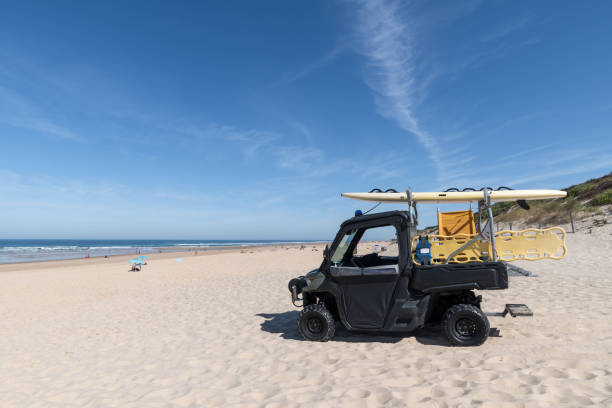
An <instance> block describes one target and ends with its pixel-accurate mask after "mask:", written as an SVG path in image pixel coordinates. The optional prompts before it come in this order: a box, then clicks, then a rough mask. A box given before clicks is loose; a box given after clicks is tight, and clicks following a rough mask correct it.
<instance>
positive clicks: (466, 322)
mask: <svg viewBox="0 0 612 408" xmlns="http://www.w3.org/2000/svg"><path fill="white" fill-rule="evenodd" d="M455 332H456V333H457V334H458V335H459V336H460V337H463V338H471V337H474V336H476V335H477V334H478V324H477V323H476V321H474V320H473V319H468V318H462V319H459V320H457V322H456V323H455Z"/></svg>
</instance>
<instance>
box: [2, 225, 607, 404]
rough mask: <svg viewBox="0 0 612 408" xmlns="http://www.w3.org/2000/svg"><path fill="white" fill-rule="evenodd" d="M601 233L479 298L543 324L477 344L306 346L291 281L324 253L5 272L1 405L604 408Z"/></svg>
mask: <svg viewBox="0 0 612 408" xmlns="http://www.w3.org/2000/svg"><path fill="white" fill-rule="evenodd" d="M590 231H591V232H590V233H588V234H587V233H585V231H579V232H577V233H576V234H568V237H567V246H568V249H569V254H568V256H567V258H565V259H563V260H561V261H538V262H527V261H523V262H520V263H517V265H519V266H521V267H524V268H527V269H529V270H530V271H532V272H533V273H534V274H535V275H536V276H534V277H522V276H512V277H510V289H509V290H506V291H485V292H481V294H482V295H483V297H484V308H485V311H487V312H496V311H501V310H503V307H504V304H505V303H526V304H527V305H529V306H530V307H531V309H532V310H533V311H534V313H535V315H534V316H533V317H527V318H525V317H523V318H511V317H506V318H501V317H491V318H490V320H491V327H492V328H493V330H492V336H491V337H489V339H488V340H487V342H486V343H485V344H484V345H482V346H480V347H475V348H456V347H449V345H448V343H447V342H446V340H445V339H444V338H443V336H442V334H441V332H440V330H439V329H438V327H436V326H433V327H428V328H425V329H422V330H419V331H417V332H416V333H413V334H410V335H398V336H383V335H370V334H367V335H366V334H354V333H349V332H347V331H346V330H344V329H342V328H340V327H338V329H337V335H336V337H335V338H334V339H333V340H332V341H330V342H327V343H312V342H305V341H303V340H302V339H301V338H300V337H299V335H298V332H297V327H296V318H297V314H298V311H297V309H295V308H294V307H293V306H292V305H291V302H290V299H289V293H288V291H287V287H286V285H287V281H288V280H289V279H290V278H292V277H295V276H297V275H300V274H303V273H304V272H306V271H308V270H310V269H312V268H315V267H317V266H318V265H319V263H320V261H321V256H322V255H321V249H322V246H321V245H314V246H313V245H308V246H307V248H306V249H305V250H300V249H299V247H298V246H289V247H288V246H280V247H268V248H257V249H251V250H248V251H242V252H241V251H240V250H230V251H217V252H210V253H201V254H199V255H197V256H194V255H193V254H192V253H191V254H188V253H185V254H172V255H168V254H157V255H156V254H154V255H151V256H150V258H149V260H148V265H147V266H145V267H144V269H143V270H142V271H141V272H138V273H130V272H128V269H129V267H128V264H127V259H128V258H126V257H110V258H108V259H104V258H100V259H87V260H73V261H53V262H40V263H33V264H27V265H0V287H1V288H2V291H1V292H0V322H1V325H0V406H2V407H217V406H218V407H270V408H271V407H283V408H285V407H329V406H340V407H377V406H389V407H396V406H410V407H420V406H424V407H425V406H427V407H474V406H477V407H497V408H499V407H517V406H518V407H559V406H572V407H578V406H580V407H582V406H593V407H597V406H600V407H606V406H608V407H609V406H612V303H611V301H610V294H611V293H612V267H611V266H610V254H611V253H612V228H611V227H610V225H608V224H605V225H602V226H598V227H596V228H592V229H591V230H590ZM287 248H288V249H287ZM314 249H317V250H316V251H315V250H314ZM176 258H181V262H177V260H176Z"/></svg>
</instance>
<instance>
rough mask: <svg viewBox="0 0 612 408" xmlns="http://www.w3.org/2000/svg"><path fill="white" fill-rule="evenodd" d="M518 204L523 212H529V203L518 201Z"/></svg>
mask: <svg viewBox="0 0 612 408" xmlns="http://www.w3.org/2000/svg"><path fill="white" fill-rule="evenodd" d="M516 203H517V204H518V205H519V207H521V208H522V209H523V210H529V208H531V207H529V204H527V201H525V200H516Z"/></svg>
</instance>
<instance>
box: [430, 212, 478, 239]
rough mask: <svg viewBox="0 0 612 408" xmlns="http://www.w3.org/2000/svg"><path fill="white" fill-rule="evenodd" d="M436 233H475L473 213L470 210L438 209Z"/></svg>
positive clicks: (447, 234) (450, 234)
mask: <svg viewBox="0 0 612 408" xmlns="http://www.w3.org/2000/svg"><path fill="white" fill-rule="evenodd" d="M438 234H439V235H446V236H453V235H457V234H469V235H471V234H476V226H475V225H474V213H473V212H472V210H466V211H452V212H440V211H438Z"/></svg>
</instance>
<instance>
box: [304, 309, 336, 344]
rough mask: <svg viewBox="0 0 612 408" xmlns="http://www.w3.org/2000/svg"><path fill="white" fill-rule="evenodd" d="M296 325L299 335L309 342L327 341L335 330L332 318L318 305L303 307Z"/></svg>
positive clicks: (327, 311)
mask: <svg viewBox="0 0 612 408" xmlns="http://www.w3.org/2000/svg"><path fill="white" fill-rule="evenodd" d="M297 323H298V331H299V332H300V335H301V336H302V337H303V338H304V339H306V340H310V341H328V340H329V339H331V338H332V337H334V332H335V330H336V327H335V321H334V317H333V316H332V314H331V313H330V312H329V310H327V308H326V307H325V306H323V305H320V304H312V305H308V306H305V307H304V309H303V310H302V311H301V312H300V315H299V316H298V322H297Z"/></svg>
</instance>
